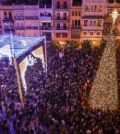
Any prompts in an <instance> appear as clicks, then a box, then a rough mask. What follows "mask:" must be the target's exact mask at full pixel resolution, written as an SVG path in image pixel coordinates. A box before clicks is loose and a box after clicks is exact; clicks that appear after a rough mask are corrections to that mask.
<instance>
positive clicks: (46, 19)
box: [39, 16, 52, 22]
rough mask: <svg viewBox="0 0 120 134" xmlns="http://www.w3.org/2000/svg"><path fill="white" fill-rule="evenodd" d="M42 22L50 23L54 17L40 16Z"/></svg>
mask: <svg viewBox="0 0 120 134" xmlns="http://www.w3.org/2000/svg"><path fill="white" fill-rule="evenodd" d="M39 19H40V21H45V22H46V21H47V22H50V21H51V20H52V17H51V16H40V18H39Z"/></svg>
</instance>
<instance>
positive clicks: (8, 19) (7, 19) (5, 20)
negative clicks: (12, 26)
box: [3, 17, 13, 22]
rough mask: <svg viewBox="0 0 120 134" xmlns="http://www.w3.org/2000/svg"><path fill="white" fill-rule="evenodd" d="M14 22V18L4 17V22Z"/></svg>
mask: <svg viewBox="0 0 120 134" xmlns="http://www.w3.org/2000/svg"><path fill="white" fill-rule="evenodd" d="M8 21H9V22H13V19H12V18H6V17H4V19H3V22H8Z"/></svg>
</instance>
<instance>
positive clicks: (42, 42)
mask: <svg viewBox="0 0 120 134" xmlns="http://www.w3.org/2000/svg"><path fill="white" fill-rule="evenodd" d="M45 52H46V38H45V37H44V36H41V37H23V36H16V35H12V34H10V35H2V36H0V57H3V56H7V57H9V58H12V59H13V63H14V66H15V69H16V75H17V81H18V87H19V94H20V98H21V101H22V100H23V99H22V85H23V87H24V89H25V90H27V86H26V81H25V72H26V69H27V66H28V65H34V63H35V61H34V60H33V59H32V58H30V57H31V56H30V55H31V54H32V55H34V57H36V58H40V59H42V62H43V63H46V64H44V65H45V66H44V67H47V62H45V61H47V60H46V58H47V56H45V55H46V54H45ZM28 59H29V61H28ZM30 62H31V63H30ZM45 69H46V68H45ZM46 70H47V69H46Z"/></svg>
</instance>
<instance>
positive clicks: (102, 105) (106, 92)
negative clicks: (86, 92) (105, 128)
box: [89, 10, 118, 111]
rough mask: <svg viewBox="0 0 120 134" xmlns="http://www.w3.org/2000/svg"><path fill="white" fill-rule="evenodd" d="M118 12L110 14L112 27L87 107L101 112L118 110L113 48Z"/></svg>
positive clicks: (114, 51) (114, 49) (114, 47)
mask: <svg viewBox="0 0 120 134" xmlns="http://www.w3.org/2000/svg"><path fill="white" fill-rule="evenodd" d="M117 16H118V12H117V11H116V10H115V11H114V12H113V13H112V18H113V25H112V28H111V32H110V36H109V38H108V41H107V45H106V48H105V50H104V52H103V55H102V57H101V61H100V65H99V68H98V70H97V73H96V77H95V79H94V82H93V85H92V90H91V92H90V98H89V105H90V107H92V108H96V109H101V110H105V111H106V110H117V108H118V79H117V65H116V46H115V42H116V39H115V35H114V29H115V20H116V18H117Z"/></svg>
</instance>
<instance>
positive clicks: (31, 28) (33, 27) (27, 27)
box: [26, 26, 39, 30]
mask: <svg viewBox="0 0 120 134" xmlns="http://www.w3.org/2000/svg"><path fill="white" fill-rule="evenodd" d="M26 29H27V30H38V29H39V28H38V27H37V26H26Z"/></svg>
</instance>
